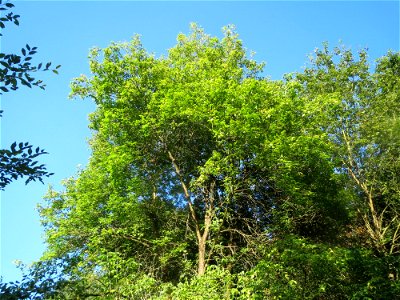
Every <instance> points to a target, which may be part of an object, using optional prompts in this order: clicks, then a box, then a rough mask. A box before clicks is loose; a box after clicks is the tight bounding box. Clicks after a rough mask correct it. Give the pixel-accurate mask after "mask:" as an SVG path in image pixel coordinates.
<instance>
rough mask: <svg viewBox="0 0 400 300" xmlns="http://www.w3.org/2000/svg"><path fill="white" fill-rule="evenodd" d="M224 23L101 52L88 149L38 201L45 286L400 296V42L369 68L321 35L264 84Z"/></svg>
mask: <svg viewBox="0 0 400 300" xmlns="http://www.w3.org/2000/svg"><path fill="white" fill-rule="evenodd" d="M223 33H224V35H223V38H221V39H218V38H215V37H210V36H208V35H206V34H205V33H204V32H203V30H202V29H201V28H199V27H198V26H196V25H193V26H192V30H191V33H190V34H189V35H184V34H180V35H178V39H177V45H176V46H175V47H173V48H171V49H170V50H169V52H168V55H167V56H165V57H155V56H154V55H152V54H149V53H147V52H146V50H145V49H144V48H143V46H142V45H141V43H140V40H139V38H138V37H136V38H134V39H133V40H132V41H131V42H129V43H122V44H112V45H111V46H109V47H108V48H106V49H93V50H92V51H91V55H90V67H91V73H92V76H91V77H86V76H81V77H79V78H76V79H75V80H74V81H73V83H72V94H71V96H73V97H82V98H91V99H93V100H94V101H95V103H96V105H97V108H96V111H95V112H94V113H92V114H91V115H90V121H91V123H90V127H91V129H92V130H93V138H92V140H91V142H90V144H91V147H92V150H93V154H92V157H91V159H90V163H89V165H88V166H87V167H86V168H85V169H83V170H81V171H80V172H79V173H78V174H77V176H76V177H75V178H70V179H68V180H66V181H65V182H64V186H65V190H64V191H62V192H57V191H54V190H53V189H50V190H49V192H48V195H47V196H46V199H47V204H45V205H44V206H43V207H41V208H40V213H41V216H42V220H43V224H44V226H45V229H46V238H47V242H48V245H49V247H48V250H47V252H46V254H45V256H44V257H43V258H42V262H43V263H44V262H45V263H47V265H46V264H44V266H45V267H42V266H43V265H37V266H36V267H34V268H33V269H32V270H33V271H34V270H45V269H46V268H48V269H49V270H52V269H51V268H52V267H53V268H54V266H56V267H55V268H56V270H57V271H56V272H53V273H51V272H50V274H49V276H50V277H52V276H53V277H52V278H53V279H52V280H53V281H51V280H50V279H49V280H47V279H44V280H43V282H40V281H39V283H37V284H36V286H39V287H40V286H41V284H45V283H48V285H47V287H46V290H47V294H44V293H42V294H41V295H42V296H41V297H43V298H46V297H47V298H51V297H54V298H55V299H82V298H84V299H94V298H97V299H123V298H128V299H347V298H349V299H350V298H354V299H362V298H365V297H369V298H372V299H375V298H377V297H378V298H379V297H380V296H384V297H386V298H387V299H390V298H393V297H395V295H397V294H398V292H399V278H398V276H399V275H398V271H397V270H398V268H399V259H398V254H397V252H398V242H399V239H398V236H399V234H400V233H399V232H398V231H397V229H396V228H399V227H398V224H399V223H398V222H399V220H398V216H399V211H398V208H399V206H398V195H399V193H398V191H399V185H398V179H397V176H396V174H398V166H399V164H398V155H397V151H398V150H397V149H398V139H397V137H398V133H399V131H398V128H397V127H398V124H399V123H398V122H397V119H396V118H397V117H396V116H397V115H396V113H395V112H396V111H398V101H397V100H398V76H397V75H398V74H399V70H398V67H399V65H400V64H399V59H398V58H399V56H398V54H393V53H390V54H388V55H387V56H386V57H384V58H382V59H381V60H380V61H379V63H378V66H377V71H376V73H371V72H370V70H369V66H368V64H367V59H366V53H365V52H360V56H359V60H356V59H354V57H353V54H352V53H351V52H350V51H348V50H346V49H335V50H334V54H331V53H330V52H329V49H328V47H327V46H325V47H324V49H323V50H318V51H317V52H316V56H315V58H314V60H313V61H312V64H311V65H310V67H309V68H307V69H306V70H305V72H304V73H302V74H292V75H288V76H286V77H285V80H283V81H271V80H268V79H266V78H264V77H263V76H262V75H261V74H262V71H263V65H262V64H258V63H256V62H255V61H254V60H252V59H251V57H249V56H248V55H247V51H246V50H245V48H244V47H243V45H242V42H241V41H240V40H239V39H238V35H237V34H236V33H235V31H234V30H233V28H232V27H226V28H224V31H223ZM337 56H339V58H337ZM371 203H372V205H371ZM32 270H31V272H32ZM39 273H40V272H39ZM41 274H42V273H41ZM27 278H28V279H27V280H28V282H29V280H30V279H29V278H32V280H33V278H35V277H34V276H32V275H29V276H28V277H27ZM30 282H32V281H30ZM34 282H37V281H34ZM49 282H50V283H49ZM33 286H35V284H33ZM6 288H7V286H5V287H4V288H3V289H6ZM32 291H34V289H33V290H32Z"/></svg>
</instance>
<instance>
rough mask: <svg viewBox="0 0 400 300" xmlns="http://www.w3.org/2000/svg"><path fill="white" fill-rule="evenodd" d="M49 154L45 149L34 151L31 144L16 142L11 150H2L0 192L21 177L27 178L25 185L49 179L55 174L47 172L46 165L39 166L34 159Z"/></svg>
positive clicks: (0, 151) (0, 153)
mask: <svg viewBox="0 0 400 300" xmlns="http://www.w3.org/2000/svg"><path fill="white" fill-rule="evenodd" d="M43 154H47V152H45V151H44V150H43V149H40V148H39V147H37V148H36V149H33V146H32V145H29V143H19V144H17V143H16V142H14V143H13V144H12V145H11V147H10V149H1V150H0V190H4V188H5V187H6V185H8V184H9V183H11V182H12V181H13V180H16V179H18V178H19V177H23V176H27V179H26V181H25V183H26V184H27V183H29V182H31V181H36V180H39V181H40V182H42V183H43V180H42V177H49V176H51V175H53V173H48V172H47V171H46V168H45V165H43V164H41V165H37V163H38V162H37V161H35V160H34V159H35V158H36V157H38V156H40V155H43Z"/></svg>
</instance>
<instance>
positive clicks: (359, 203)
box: [296, 45, 400, 255]
mask: <svg viewBox="0 0 400 300" xmlns="http://www.w3.org/2000/svg"><path fill="white" fill-rule="evenodd" d="M399 67H400V64H399V54H398V53H397V54H395V53H390V52H389V53H388V54H387V55H386V56H384V57H382V58H381V59H380V60H379V61H378V62H377V67H376V72H375V73H374V74H371V73H370V71H369V65H368V61H367V54H366V51H360V52H359V53H358V60H357V59H356V58H355V57H354V55H353V54H352V52H351V51H350V50H347V49H345V48H343V47H342V48H339V47H337V48H335V49H334V52H333V53H331V52H330V51H329V49H328V45H325V46H324V48H323V49H322V50H316V53H315V57H314V59H313V61H312V65H311V66H310V67H309V68H307V69H306V70H305V72H304V73H303V74H298V75H297V78H296V80H298V81H299V82H300V83H301V84H303V85H304V93H305V96H306V97H309V98H321V97H327V98H332V99H336V105H335V106H334V107H332V109H331V122H330V125H329V126H328V127H326V129H325V130H326V132H327V133H328V134H329V135H330V138H331V140H332V141H333V142H334V143H335V144H336V155H335V156H336V157H337V158H338V159H339V160H338V165H337V171H338V172H343V174H347V175H348V176H349V179H351V180H350V181H349V183H350V189H351V190H353V192H354V195H355V198H354V199H355V201H354V203H352V205H353V207H354V208H355V211H356V212H355V214H357V215H358V217H359V218H360V219H361V220H362V223H364V229H363V232H364V233H365V235H367V236H368V237H369V242H370V243H372V245H373V247H374V248H375V249H376V251H378V252H380V253H381V254H384V255H386V254H390V255H391V254H394V253H397V252H398V251H399V242H400V223H399V219H398V218H399V213H400V210H399V206H398V202H399V201H398V200H399V198H398V195H399V189H400V185H399V182H398V176H397V175H398V174H399V170H400V169H399V166H400V165H399V155H398V132H399V127H398V126H399V123H398V118H397V117H396V114H397V112H398V111H399V102H398V99H399V98H398V97H399V91H398V85H397V84H396V83H397V82H398V76H397V75H398V74H399Z"/></svg>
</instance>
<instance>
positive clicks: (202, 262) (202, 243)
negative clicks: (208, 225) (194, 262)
mask: <svg viewBox="0 0 400 300" xmlns="http://www.w3.org/2000/svg"><path fill="white" fill-rule="evenodd" d="M205 271H206V239H204V238H203V237H202V238H201V239H200V240H199V263H198V269H197V275H199V276H201V275H203V274H204V273H205Z"/></svg>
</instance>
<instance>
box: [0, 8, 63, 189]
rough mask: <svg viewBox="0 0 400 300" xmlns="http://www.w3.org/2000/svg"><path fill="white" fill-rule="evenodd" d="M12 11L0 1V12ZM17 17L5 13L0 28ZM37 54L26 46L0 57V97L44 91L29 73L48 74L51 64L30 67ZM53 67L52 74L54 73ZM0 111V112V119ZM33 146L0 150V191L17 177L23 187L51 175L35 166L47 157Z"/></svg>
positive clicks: (24, 145)
mask: <svg viewBox="0 0 400 300" xmlns="http://www.w3.org/2000/svg"><path fill="white" fill-rule="evenodd" d="M13 7H14V4H12V3H10V2H5V3H4V2H3V1H0V11H4V12H5V11H7V10H9V9H11V8H13ZM19 17H20V16H19V15H15V14H14V13H13V12H8V13H7V14H5V15H4V16H2V17H1V18H0V27H1V28H5V23H6V22H13V23H14V24H15V25H17V26H18V25H19ZM0 36H2V34H0ZM36 52H37V47H30V46H29V45H28V44H27V45H26V46H25V47H23V48H22V49H21V54H22V55H18V54H13V53H11V54H8V53H0V64H1V67H0V83H1V84H0V90H1V92H0V95H1V94H2V93H7V92H9V91H15V90H17V89H18V88H19V85H20V84H22V85H24V86H27V87H29V88H31V87H32V86H38V87H40V88H41V89H44V88H45V85H44V84H43V82H42V81H41V80H37V79H35V78H34V77H33V73H35V72H37V71H39V70H43V71H48V70H50V69H49V68H50V66H51V63H47V64H46V65H45V67H42V66H43V63H39V64H38V65H37V66H34V65H32V63H31V59H32V58H33V55H35V54H36ZM59 67H60V66H57V67H56V68H55V69H53V70H52V71H53V72H54V73H56V74H57V73H58V71H57V69H58V68H59ZM2 113H3V111H0V117H1V115H2ZM32 148H33V146H32V145H29V144H28V143H19V144H18V146H17V143H16V142H15V143H13V144H12V145H11V147H10V150H8V149H2V150H0V190H4V188H5V187H6V186H7V185H8V184H9V183H10V182H12V181H13V180H16V179H17V178H18V177H24V176H26V177H27V180H26V181H25V182H26V183H28V182H30V181H35V180H39V181H42V178H43V177H49V176H51V175H52V173H49V172H47V171H46V168H45V166H44V165H43V164H42V165H37V163H38V162H37V161H35V160H34V159H35V158H36V157H37V156H40V155H43V154H47V152H45V151H44V150H41V149H39V148H36V150H35V151H33V150H32Z"/></svg>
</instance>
